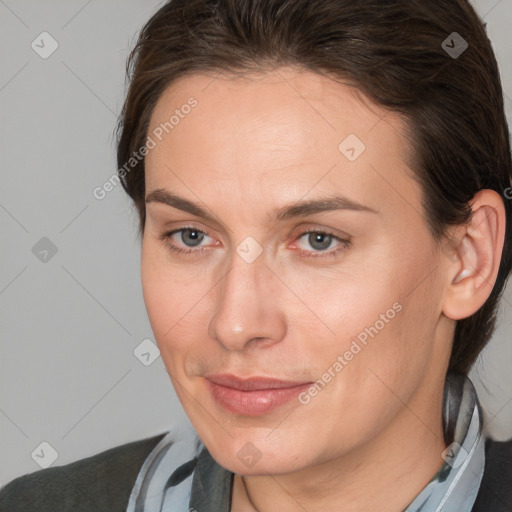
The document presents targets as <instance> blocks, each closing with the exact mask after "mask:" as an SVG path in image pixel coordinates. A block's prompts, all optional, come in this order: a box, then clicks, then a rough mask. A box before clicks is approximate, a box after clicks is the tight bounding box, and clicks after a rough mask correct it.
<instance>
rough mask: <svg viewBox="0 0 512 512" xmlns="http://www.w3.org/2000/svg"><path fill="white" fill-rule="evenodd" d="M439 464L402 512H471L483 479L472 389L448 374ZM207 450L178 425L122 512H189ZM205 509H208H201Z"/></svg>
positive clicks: (476, 405) (479, 431)
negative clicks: (445, 442) (195, 479)
mask: <svg viewBox="0 0 512 512" xmlns="http://www.w3.org/2000/svg"><path fill="white" fill-rule="evenodd" d="M443 425H444V433H445V439H448V440H453V442H451V444H450V445H449V446H448V448H447V449H446V450H445V452H444V453H443V458H444V462H443V464H442V465H441V467H440V468H439V470H438V471H437V472H436V474H435V475H434V476H433V477H432V479H431V480H430V482H429V483H428V484H427V485H426V486H425V487H424V488H423V490H422V491H421V492H420V493H419V494H418V495H417V496H416V498H415V499H414V500H413V501H412V502H411V503H410V504H409V505H408V506H407V508H406V509H405V510H404V511H403V512H454V511H457V512H470V511H471V509H472V507H473V504H474V502H475V499H476V495H477V492H478V488H479V486H480V482H481V480H482V475H483V472H484V464H485V439H484V436H483V435H482V415H481V410H480V404H479V402H478V397H477V395H476V391H475V388H474V387H473V384H472V383H471V381H470V380H469V379H468V378H466V377H463V376H460V375H448V377H447V379H446V384H445V389H444V403H443ZM203 450H206V448H205V446H204V444H203V443H202V442H201V440H200V439H199V437H198V436H197V434H196V433H195V431H194V429H193V428H192V426H191V425H190V423H183V424H177V425H176V426H174V427H173V429H172V430H170V431H169V433H168V434H167V435H165V436H164V437H163V438H162V439H161V440H160V442H159V443H158V444H157V445H156V447H155V448H154V449H153V450H152V452H151V453H150V454H149V456H148V457H147V459H146V460H145V462H144V464H143V466H142V468H141V470H140V472H139V475H138V477H137V480H136V482H135V485H134V487H133V489H132V492H131V495H130V500H129V503H128V508H127V509H126V512H189V511H190V496H191V491H192V481H193V476H194V471H195V468H194V464H195V461H196V460H197V458H198V457H199V454H200V453H201V451H203ZM205 506H206V508H205V509H204V510H207V505H206V504H205Z"/></svg>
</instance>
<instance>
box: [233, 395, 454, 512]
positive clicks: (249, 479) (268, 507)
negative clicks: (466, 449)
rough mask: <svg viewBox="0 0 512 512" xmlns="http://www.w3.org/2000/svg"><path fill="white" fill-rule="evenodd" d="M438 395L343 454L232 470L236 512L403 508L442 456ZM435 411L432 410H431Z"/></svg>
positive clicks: (394, 511) (420, 402)
mask: <svg viewBox="0 0 512 512" xmlns="http://www.w3.org/2000/svg"><path fill="white" fill-rule="evenodd" d="M441 400H442V396H441V394H439V393H438V400H437V401H436V402H435V403H432V401H430V402H429V401H428V399H426V397H424V396H423V397H418V399H417V400H413V401H412V402H410V403H409V404H407V405H405V404H404V407H403V409H402V411H401V412H400V413H399V414H398V415H397V417H395V419H394V421H393V422H391V423H390V424H389V425H388V426H387V427H386V428H385V429H384V430H383V431H382V432H381V433H380V434H379V436H377V437H375V438H373V439H372V440H371V442H369V443H367V444H365V445H362V446H359V447H357V448H354V449H353V450H351V451H350V452H348V453H344V454H343V455H342V456H340V457H337V458H333V459H330V460H328V461H326V462H322V463H321V464H317V465H315V466H310V467H307V468H303V469H300V470H298V471H295V472H293V473H288V474H284V475H262V476H259V475H258V476H245V477H243V480H242V476H241V475H235V480H234V486H233V497H232V508H231V510H233V511H236V512H272V511H277V510H279V511H280V512H288V511H294V512H295V511H297V510H316V511H319V512H331V511H332V512H335V511H336V512H339V511H340V510H342V511H343V512H358V511H361V510H379V512H399V511H402V510H404V509H405V508H406V507H407V505H408V504H409V503H410V502H411V501H412V500H413V499H414V498H415V496H416V495H417V494H419V492H420V491H421V490H422V489H423V488H424V487H425V485H426V484H427V483H428V482H429V480H430V479H431V478H432V476H433V475H434V474H435V472H436V471H437V470H438V469H439V467H440V465H441V464H442V462H443V460H442V457H441V453H442V452H443V450H444V449H445V448H446V445H445V442H444V439H443V429H442V416H441ZM433 410H435V414H433V412H432V411H433Z"/></svg>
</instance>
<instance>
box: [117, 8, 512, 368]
mask: <svg viewBox="0 0 512 512" xmlns="http://www.w3.org/2000/svg"><path fill="white" fill-rule="evenodd" d="M454 32H456V33H457V34H454ZM450 38H451V39H450ZM454 38H455V39H454ZM443 41H446V42H445V43H443ZM454 41H457V44H458V45H459V48H463V47H464V46H465V43H467V45H468V46H467V48H466V49H465V51H463V53H462V54H460V55H454V54H453V53H452V54H450V52H449V51H448V50H449V48H453V47H454V46H455V42H454ZM285 65H288V66H289V65H291V66H299V67H301V68H304V69H307V70H311V71H314V72H317V73H322V74H326V75H328V76H336V77H339V78H341V79H343V80H344V81H348V82H349V83H351V84H353V85H355V86H356V87H358V89H360V90H361V91H362V92H363V93H365V94H366V95H367V96H368V97H369V98H371V99H372V100H373V101H375V102H376V103H377V104H379V105H381V106H383V107H386V108H389V109H391V110H393V111H395V112H398V113H400V114H402V116H403V118H404V119H405V120H406V123H407V125H408V127H409V132H410V139H411V144H412V149H413V152H414V155H415V162H414V163H415V165H414V166H413V167H414V169H413V171H414V175H415V178H416V179H417V180H418V181H419V183H420V184H421V186H422V190H423V207H424V210H425V217H426V221H427V224H428V227H429V229H430V231H431V233H432V236H433V237H434V239H435V240H436V241H438V242H439V243H444V242H445V240H444V237H445V234H446V232H447V228H448V227H450V226H454V225H457V224H461V223H465V222H467V221H468V219H469V218H470V215H471V208H470V205H469V201H470V200H471V199H472V198H473V196H474V194H475V193H476V192H478V191H479V190H481V189H492V190H495V191H496V192H498V193H499V194H500V195H502V194H503V193H504V191H505V190H507V189H508V190H510V188H509V187H510V181H511V175H512V163H511V154H510V143H509V132H508V127H507V122H506V118H505V114H504V106H503V92H502V88H501V82H500V76H499V71H498V66H497V63H496V59H495V56H494V53H493V50H492V47H491V44H490V41H489V39H488V37H487V35H486V32H485V27H484V26H483V24H482V22H481V20H480V19H479V17H478V16H477V14H476V13H475V11H474V10H473V8H472V7H471V6H470V5H469V3H468V2H466V1H464V0H170V1H169V2H167V3H166V4H164V5H163V6H162V7H161V8H160V9H159V10H158V11H157V12H156V13H155V14H154V15H153V16H152V17H151V19H150V20H149V21H148V22H147V23H146V25H145V26H144V27H143V28H142V30H141V32H140V34H139V38H138V41H137V44H136V46H135V48H134V49H133V50H132V52H131V54H130V56H129V59H128V62H127V75H128V79H129V82H130V83H129V89H128V92H127V96H126V100H125V103H124V106H123V109H122V113H121V116H120V119H119V123H118V126H117V130H118V132H117V135H118V147H117V163H118V169H121V168H122V167H123V166H125V165H126V162H128V161H129V159H130V157H131V156H132V155H133V153H134V152H136V151H137V150H138V149H139V148H141V147H143V146H144V144H145V142H146V137H147V130H148V125H149V120H150V116H151V113H152V111H153V108H154V107H155V104H156V102H157V101H158V99H159V98H160V96H161V94H162V93H163V91H164V90H165V89H166V87H167V86H169V85H170V84H171V83H172V82H175V81H176V80H178V79H179V78H182V77H185V76H186V75H190V74H193V73H195V72H202V73H204V72H209V71H221V72H228V73H231V72H233V73H235V72H236V73H239V72H245V71H265V70H267V69H272V68H275V67H278V66H285ZM125 168H126V167H125ZM120 177H121V178H122V179H121V181H122V184H123V187H124V189H125V190H126V192H127V193H128V194H129V195H130V197H131V198H132V199H133V201H134V204H135V206H136V208H137V210H138V213H139V220H140V224H139V233H143V230H144V223H145V202H144V196H145V186H144V159H140V160H137V161H136V163H135V164H134V165H133V166H132V168H131V169H130V172H123V173H122V176H120ZM504 203H505V209H506V217H507V221H506V222H507V226H506V235H505V245H504V250H503V255H502V259H501V264H500V268H499V272H498V277H497V281H496V283H495V285H494V288H493V290H492V292H491V294H490V296H489V298H488V299H487V301H486V302H485V304H484V305H483V306H482V307H481V308H480V309H479V310H478V311H477V312H476V313H475V314H473V315H472V316H471V317H469V318H465V319H463V320H459V321H458V322H457V325H456V330H455V336H454V345H453V350H452V354H451V360H450V365H449V371H451V372H457V373H463V374H467V372H468V371H469V369H470V367H471V366H472V364H473V363H474V361H475V359H476V357H477V356H478V354H479V352H480V351H481V350H482V348H483V347H484V345H485V344H486V343H487V341H488V340H489V339H490V337H491V335H492V333H493V331H494V328H495V321H496V312H497V307H498V302H499V298H500V297H501V294H502V292H503V289H504V286H505V284H506V281H507V278H508V275H509V273H510V269H511V265H512V245H511V244H512V240H511V230H510V225H511V220H512V207H511V203H510V201H504Z"/></svg>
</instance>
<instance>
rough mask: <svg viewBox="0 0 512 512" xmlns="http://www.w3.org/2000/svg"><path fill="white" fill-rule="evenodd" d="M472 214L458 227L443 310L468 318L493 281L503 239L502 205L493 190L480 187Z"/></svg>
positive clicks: (450, 315)
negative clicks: (466, 221) (465, 222)
mask: <svg viewBox="0 0 512 512" xmlns="http://www.w3.org/2000/svg"><path fill="white" fill-rule="evenodd" d="M470 205H471V210H472V212H473V213H472V215H471V219H470V220H469V221H468V223H467V224H465V225H463V226H459V227H458V228H457V233H458V235H457V238H456V240H457V242H456V249H455V256H454V257H453V258H451V264H449V267H448V268H449V271H448V274H447V278H448V288H447V291H446V294H445V298H444V302H443V313H444V314H445V315H446V316H447V317H448V318H451V319H452V320H460V319H462V318H467V317H469V316H471V315H472V314H473V313H475V312H476V311H478V310H479V309H480V307H481V306H482V305H483V304H484V302H485V301H486V300H487V298H488V297H489V295H490V294H491V291H492V289H493V287H494V283H495V282H496V277H497V275H498V270H499V267H500V261H501V254H502V251H503V244H504V238H505V219H506V216H505V206H504V204H503V201H502V199H501V196H500V195H499V194H498V193H497V192H495V191H494V190H488V189H484V190H480V191H479V192H477V193H476V194H475V196H474V197H473V199H472V200H471V201H470Z"/></svg>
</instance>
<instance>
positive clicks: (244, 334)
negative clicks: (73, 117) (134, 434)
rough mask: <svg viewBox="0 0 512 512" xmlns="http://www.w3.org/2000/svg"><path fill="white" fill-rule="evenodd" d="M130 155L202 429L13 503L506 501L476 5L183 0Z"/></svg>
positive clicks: (490, 99)
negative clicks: (484, 393) (478, 387)
mask: <svg viewBox="0 0 512 512" xmlns="http://www.w3.org/2000/svg"><path fill="white" fill-rule="evenodd" d="M129 71H130V80H131V81H130V88H129V91H128V94H127V98H126V101H125V104H124V108H123V112H122V115H121V119H120V123H119V140H118V153H117V156H118V167H119V175H120V179H121V180H122V184H123V187H124V188H125V190H126V191H127V193H128V194H129V196H130V197H131V198H132V199H133V201H134V205H135V206H136V208H137V211H138V214H139V218H140V234H141V239H142V268H141V271H142V285H143V291H144V300H145V304H146V307H147V311H148V315H149V319H150V322H151V326H152V329H153V331H154V335H155V339H156V341H157V343H158V346H159V349H160V353H161V355H162V358H163V361H164V364H165V366H166V369H167V371H168V373H169V376H170V378H171V381H172V383H173V386H174V388H175V390H176V393H177V395H178V397H179V399H180V402H181V404H182V405H183V408H184V410H185V412H186V413H187V416H188V418H189V419H190V422H191V425H192V427H193V430H192V429H189V430H184V431H181V432H180V431H178V430H179V429H178V428H177V427H176V428H175V429H173V430H171V431H170V432H169V433H167V434H165V435H164V434H162V435H160V436H156V437H154V438H151V439H147V440H143V441H140V442H137V443H131V444H129V445H123V446H121V447H117V448H115V449H112V450H109V451H108V452H103V453H101V454H98V455H96V456H94V457H92V458H89V459H85V460H83V461H78V462H76V463H74V464H71V465H68V466H63V467H61V468H58V467H57V468H52V469H47V470H44V471H41V472H38V473H35V474H33V475H28V476H25V477H22V478H20V479H17V480H15V481H14V482H12V483H10V484H9V485H8V486H6V488H4V489H3V491H2V492H1V493H0V509H1V510H25V511H27V510H53V511H55V510H128V511H141V510H144V511H153V510H155V511H156V510H159V511H160V510H162V511H163V510H169V511H170V510H173V511H174V510H176V511H178V510H197V511H199V512H202V511H226V512H228V511H232V512H248V511H261V512H263V511H265V512H267V511H273V510H280V511H292V510H325V511H331V510H333V511H334V510H344V511H361V510H379V511H389V512H394V511H407V512H412V511H420V510H421V511H440V510H444V511H455V510H456V511H458V512H465V511H474V512H475V511H488V510H492V511H506V510H510V509H511V507H512V499H511V496H510V494H511V488H512V487H511V484H512V476H511V454H512V448H511V443H510V442H508V443H497V442H495V441H492V440H491V439H489V438H488V436H487V433H486V428H485V427H486V426H485V422H484V419H483V417H482V412H481V410H480V406H479V402H478V398H477V396H476V392H475V390H474V388H473V386H472V384H471V381H470V380H469V379H468V378H467V374H468V371H469V369H470V368H471V366H472V364H473V363H474V361H475V359H476V357H477V355H478V354H479V352H480V351H481V350H482V348H483V347H484V346H485V344H486V342H487V341H488V340H489V338H490V336H491V334H492V332H493V329H494V324H495V319H496V307H497V304H498V301H499V298H500V296H501V293H502V291H503V288H504V285H505V283H506V280H507V277H508V275H509V273H510V268H511V256H512V246H511V237H512V233H511V229H510V222H511V215H512V205H511V204H510V200H509V199H507V197H509V195H507V191H510V190H512V189H510V186H511V185H510V178H511V175H512V164H511V155H510V146H509V138H508V137H509V135H508V127H507V124H506V120H505V116H504V112H503V97H502V90H501V85H500V81H499V74H498V69H497V65H496V61H495V58H494V54H493V52H492V49H491V46H490V43H489V41H488V39H487V36H486V34H485V30H484V28H483V26H482V24H481V21H480V20H479V18H478V17H477V15H476V14H475V12H474V11H473V9H472V8H471V7H470V6H469V4H468V3H466V2H464V1H462V0H450V1H448V0H447V1H443V2H438V1H436V2H433V1H432V2H424V1H422V2H419V1H399V0H394V1H388V2H382V1H377V0H361V1H357V2H355V1H342V0H322V1H320V0H318V1H307V0H293V1H292V0H288V1H287V0H280V1H278V0H260V1H257V2H256V1H254V2H253V1H249V0H212V1H208V2H206V1H204V0H202V1H199V0H198V1H195V0H192V1H190V0H178V1H175V0H171V1H170V2H168V3H166V4H165V5H164V6H163V7H162V8H161V9H160V10H159V11H158V12H157V13H156V14H155V15H154V16H153V17H152V18H151V19H150V20H149V22H148V23H147V24H146V25H145V26H144V28H143V29H142V32H141V34H140V37H139V40H138V43H137V46H136V48H135V49H134V51H133V52H132V54H131V57H130V61H129Z"/></svg>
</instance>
